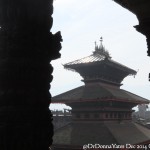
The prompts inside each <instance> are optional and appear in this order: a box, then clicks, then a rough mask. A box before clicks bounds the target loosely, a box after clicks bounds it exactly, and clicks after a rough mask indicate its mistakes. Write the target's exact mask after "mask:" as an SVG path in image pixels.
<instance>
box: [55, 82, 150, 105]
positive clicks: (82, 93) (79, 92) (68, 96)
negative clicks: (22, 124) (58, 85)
mask: <svg viewBox="0 0 150 150" xmlns="http://www.w3.org/2000/svg"><path fill="white" fill-rule="evenodd" d="M107 100H108V101H109V100H111V101H123V102H130V103H137V104H148V103H149V102H150V101H149V100H148V99H145V98H143V97H141V96H138V95H136V94H133V93H131V92H128V91H126V90H123V89H120V88H119V87H113V86H109V85H102V84H91V85H84V86H80V87H77V88H75V89H73V90H70V91H67V92H65V93H62V94H59V95H57V96H54V97H53V98H52V103H65V104H67V103H74V102H85V101H107Z"/></svg>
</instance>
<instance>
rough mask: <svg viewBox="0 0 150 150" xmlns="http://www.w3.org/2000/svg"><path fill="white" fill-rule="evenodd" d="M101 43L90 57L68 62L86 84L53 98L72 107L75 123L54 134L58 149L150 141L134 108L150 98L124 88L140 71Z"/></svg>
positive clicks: (65, 65) (69, 66)
mask: <svg viewBox="0 0 150 150" xmlns="http://www.w3.org/2000/svg"><path fill="white" fill-rule="evenodd" d="M100 41H101V43H100V45H99V46H98V45H97V44H96V43H95V51H94V52H93V53H92V54H91V55H90V56H88V57H84V58H82V59H78V60H75V61H73V62H69V63H66V64H64V68H65V69H68V70H72V71H75V72H78V73H79V74H80V75H81V76H82V78H83V80H82V81H83V82H84V83H85V85H83V86H80V87H78V88H75V89H73V90H70V91H67V92H65V93H63V94H60V95H57V96H55V97H53V98H52V102H53V103H65V104H66V105H68V106H70V107H71V108H72V120H73V121H72V122H71V123H69V124H68V125H66V126H64V127H62V128H60V129H58V130H56V131H55V134H54V138H53V140H54V142H53V146H54V147H53V149H54V150H71V149H74V150H78V149H82V148H83V145H85V144H89V143H91V144H95V143H98V144H101V145H110V144H114V143H115V144H120V145H125V144H138V143H143V142H145V141H148V140H150V130H148V129H146V128H145V127H142V126H141V125H138V124H136V123H133V122H132V117H131V115H132V111H133V110H132V108H133V107H134V106H136V105H138V104H148V103H149V100H147V99H145V98H142V97H140V96H138V95H136V94H133V93H131V92H128V91H126V90H123V89H121V88H120V86H121V85H122V84H121V82H122V81H123V79H124V78H125V77H127V76H128V75H136V71H135V70H133V69H130V68H128V67H126V66H125V65H122V64H120V63H118V62H116V61H114V60H112V58H111V57H110V54H109V52H108V51H107V50H106V49H105V48H104V46H103V44H102V38H101V40H100Z"/></svg>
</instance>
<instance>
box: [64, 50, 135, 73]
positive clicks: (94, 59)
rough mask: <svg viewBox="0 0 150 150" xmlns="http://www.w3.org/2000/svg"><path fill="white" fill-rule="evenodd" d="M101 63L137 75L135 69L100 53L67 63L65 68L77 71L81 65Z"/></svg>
mask: <svg viewBox="0 0 150 150" xmlns="http://www.w3.org/2000/svg"><path fill="white" fill-rule="evenodd" d="M100 62H101V63H105V64H108V65H110V66H112V65H113V67H117V68H120V69H121V70H125V71H127V72H129V74H132V75H135V74H136V71H135V70H133V69H131V68H129V67H127V66H125V65H123V64H121V63H118V62H116V61H114V60H112V59H111V58H110V57H106V56H105V55H102V54H100V53H93V54H92V55H90V56H87V57H84V58H81V59H77V60H75V61H72V62H69V63H66V64H64V65H63V66H64V68H66V69H70V70H74V71H76V69H75V68H76V67H77V66H78V67H79V66H80V65H87V64H93V63H94V64H95V63H100Z"/></svg>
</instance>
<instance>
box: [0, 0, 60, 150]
mask: <svg viewBox="0 0 150 150" xmlns="http://www.w3.org/2000/svg"><path fill="white" fill-rule="evenodd" d="M52 3H53V0H0V27H1V28H0V150H48V149H49V146H50V145H51V143H52V136H53V126H52V123H51V121H52V116H51V112H50V110H49V104H50V102H51V96H50V93H49V88H50V82H51V81H52V75H51V73H52V71H53V68H52V66H51V65H50V61H51V60H53V59H56V58H58V57H60V54H59V50H60V49H61V44H60V41H61V35H60V33H59V32H58V33H56V34H54V35H53V34H52V33H51V32H50V29H51V27H52V22H53V19H52V17H51V16H52V13H53V5H52Z"/></svg>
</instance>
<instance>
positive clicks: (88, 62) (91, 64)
mask: <svg viewBox="0 0 150 150" xmlns="http://www.w3.org/2000/svg"><path fill="white" fill-rule="evenodd" d="M104 65H105V66H106V65H107V69H106V68H105V69H104ZM63 66H64V68H65V69H68V70H72V71H76V72H78V73H80V75H81V76H89V71H88V70H90V76H91V74H92V76H94V75H95V74H97V72H98V70H100V69H103V70H101V73H102V72H103V73H104V72H105V76H107V75H109V78H111V77H110V74H115V76H118V74H117V73H119V74H121V75H123V76H122V80H123V78H124V77H126V76H127V75H136V73H137V72H136V71H135V70H133V69H131V68H129V67H127V66H125V65H123V64H121V63H118V62H117V61H114V60H113V59H112V58H111V56H110V54H109V52H108V51H107V50H106V49H105V47H104V46H103V44H102V40H101V44H100V46H98V45H96V44H95V51H94V52H93V53H92V54H91V55H90V56H87V57H84V58H81V59H77V60H75V61H72V62H69V63H66V64H64V65H63ZM95 67H97V69H95ZM84 68H86V70H84ZM110 68H111V69H110ZM114 68H115V71H112V69H114ZM91 72H93V73H91ZM122 80H120V81H122Z"/></svg>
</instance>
